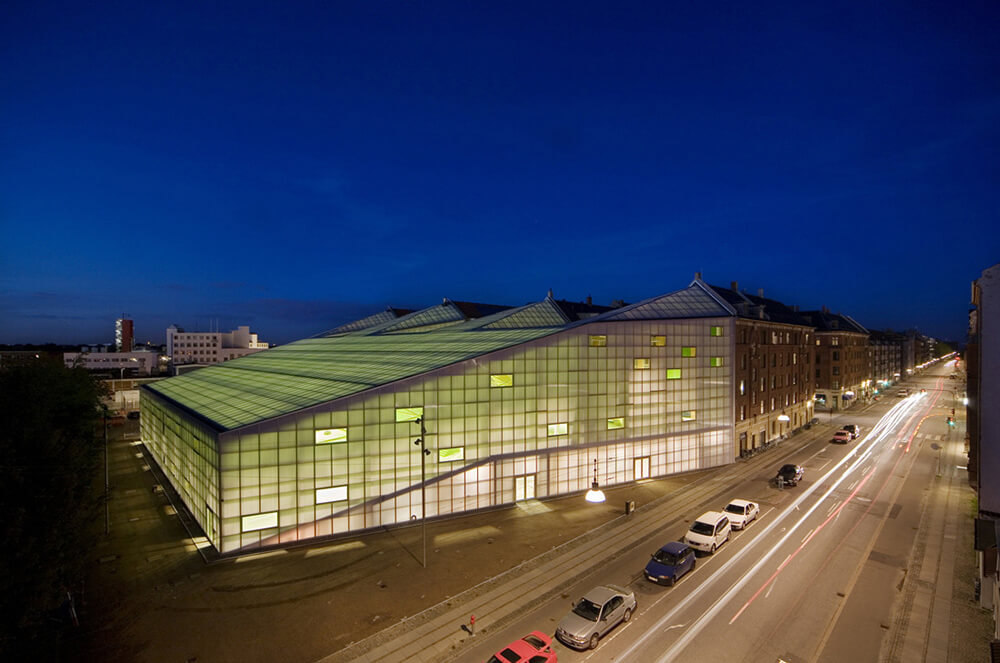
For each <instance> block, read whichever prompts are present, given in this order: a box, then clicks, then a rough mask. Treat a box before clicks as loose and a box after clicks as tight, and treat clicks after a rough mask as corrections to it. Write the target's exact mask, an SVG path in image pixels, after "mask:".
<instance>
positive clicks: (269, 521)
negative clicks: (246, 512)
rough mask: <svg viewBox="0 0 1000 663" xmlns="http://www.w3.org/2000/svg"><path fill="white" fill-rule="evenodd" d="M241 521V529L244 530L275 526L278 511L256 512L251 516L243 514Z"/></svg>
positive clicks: (251, 530)
mask: <svg viewBox="0 0 1000 663" xmlns="http://www.w3.org/2000/svg"><path fill="white" fill-rule="evenodd" d="M241 523H242V530H243V531H244V532H253V531H255V530H261V529H270V528H272V527H277V526H278V512H277V511H271V512H269V513H256V514H254V515H252V516H243V518H242V520H241Z"/></svg>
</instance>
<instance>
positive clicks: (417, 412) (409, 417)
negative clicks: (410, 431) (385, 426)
mask: <svg viewBox="0 0 1000 663" xmlns="http://www.w3.org/2000/svg"><path fill="white" fill-rule="evenodd" d="M422 416H424V408H422V407H397V408H396V423H400V422H403V421H416V420H417V419H420V418H421V417H422Z"/></svg>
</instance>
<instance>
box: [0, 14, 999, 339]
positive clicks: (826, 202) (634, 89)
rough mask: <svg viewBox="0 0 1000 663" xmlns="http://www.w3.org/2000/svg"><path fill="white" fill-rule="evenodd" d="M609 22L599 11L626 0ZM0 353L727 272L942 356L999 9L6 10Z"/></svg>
mask: <svg viewBox="0 0 1000 663" xmlns="http://www.w3.org/2000/svg"><path fill="white" fill-rule="evenodd" d="M620 4H621V5H623V6H618V5H620ZM3 13H4V17H3V19H2V20H0V230H2V237H0V343H16V342H39V343H41V342H48V341H54V342H66V343H77V342H79V343H86V342H101V341H107V340H110V339H111V337H112V335H113V321H114V318H115V317H118V316H120V315H121V314H122V313H125V314H127V315H128V316H129V317H131V318H133V319H134V320H135V324H136V335H137V337H138V339H139V340H147V339H149V340H153V341H156V342H162V341H163V337H164V329H165V327H166V326H167V325H168V324H170V323H171V322H176V323H178V324H180V325H181V326H184V327H185V328H187V329H188V330H194V329H207V328H208V327H209V326H210V325H213V326H214V325H218V326H221V327H222V328H223V329H224V330H225V329H229V328H232V327H234V326H236V325H239V324H250V325H251V328H252V329H253V331H256V332H258V333H259V334H260V336H261V338H262V339H263V340H267V341H271V342H287V341H291V340H295V339H297V338H302V337H305V336H310V335H312V334H315V333H318V332H320V331H323V330H325V329H328V328H330V327H333V326H336V325H337V324H340V323H342V322H345V321H347V320H351V319H355V318H358V317H362V316H364V315H367V314H370V313H373V312H376V311H378V310H381V309H383V308H384V307H385V306H386V305H393V306H399V307H411V308H416V307H423V306H428V305H432V304H435V303H438V302H440V301H441V298H442V297H450V298H452V299H459V300H471V301H481V302H489V303H497V304H511V305H517V304H522V303H525V302H528V301H537V300H539V299H541V298H542V297H544V296H545V294H546V291H547V290H548V289H549V288H552V289H553V290H554V292H555V295H556V297H558V298H563V299H571V300H582V299H584V298H585V297H587V296H588V295H591V296H593V298H594V301H595V302H597V303H606V302H610V301H611V300H614V299H624V300H626V301H636V300H639V299H643V298H646V297H649V296H653V295H657V294H662V293H665V292H670V291H673V290H676V289H679V288H682V287H684V286H686V285H687V284H688V283H689V282H690V280H691V278H692V277H693V275H694V273H695V272H697V271H700V272H702V273H703V275H704V277H705V278H706V280H708V281H709V282H712V283H716V284H721V285H728V284H729V282H730V281H732V280H738V281H739V283H740V286H741V287H745V288H746V289H748V290H749V291H751V292H756V290H757V289H758V288H763V289H764V291H765V295H766V296H769V297H774V298H776V299H780V300H782V301H784V302H785V303H787V304H798V305H800V306H801V307H803V308H819V307H821V306H828V307H829V308H830V309H831V310H834V311H841V312H843V313H848V314H850V315H852V316H854V317H855V318H856V319H857V320H858V321H860V322H861V323H862V324H864V325H867V326H869V327H872V328H887V327H892V328H895V329H902V328H908V327H917V328H918V329H920V330H921V331H923V332H925V333H928V334H931V335H936V336H941V337H947V338H963V337H964V334H965V327H966V315H967V311H968V302H969V284H970V281H972V280H973V279H975V278H976V277H977V276H978V275H979V274H980V272H981V270H982V269H984V268H986V267H988V266H990V265H992V264H995V263H996V262H998V261H1000V218H998V217H1000V214H998V209H1000V205H998V198H1000V176H998V166H997V155H998V153H1000V149H998V148H1000V48H998V47H997V37H996V35H997V34H998V30H1000V5H998V3H996V2H993V1H989V2H980V3H966V2H963V3H954V2H940V3H914V2H905V3H904V2H883V3H871V2H858V3H855V4H853V5H851V4H847V5H845V4H843V3H837V4H836V5H831V6H827V7H819V6H815V5H814V4H813V3H803V2H800V1H796V2H789V3H783V4H766V5H763V4H758V3H732V4H731V5H730V6H728V7H718V6H715V5H711V6H710V3H709V4H706V3H689V2H685V3H669V2H649V3H609V2H600V3H586V2H581V1H580V0H575V1H573V2H563V3H545V2H525V3H516V2H503V3H467V2H462V3H446V2H358V3H346V2H316V3H304V2H294V3H274V2H266V3H259V4H258V3H252V2H245V1H244V2H239V3H230V4H229V5H228V6H221V5H215V4H214V3H191V4H184V3H174V2H170V3H150V2H138V3H137V2H123V3H120V4H116V3H111V2H99V3H63V4H60V3H55V2H35V1H28V2H20V1H15V2H10V1H8V2H7V3H5V4H4V10H3Z"/></svg>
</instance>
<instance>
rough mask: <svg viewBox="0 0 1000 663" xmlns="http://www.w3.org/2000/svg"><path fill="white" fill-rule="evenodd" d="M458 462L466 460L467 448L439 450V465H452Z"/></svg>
mask: <svg viewBox="0 0 1000 663" xmlns="http://www.w3.org/2000/svg"><path fill="white" fill-rule="evenodd" d="M458 460H465V447H449V448H447V449H438V462H439V463H452V462H455V461H458Z"/></svg>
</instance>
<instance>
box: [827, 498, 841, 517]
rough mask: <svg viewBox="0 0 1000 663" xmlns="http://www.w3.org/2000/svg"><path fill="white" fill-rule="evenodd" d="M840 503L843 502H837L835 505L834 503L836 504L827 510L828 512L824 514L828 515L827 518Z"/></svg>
mask: <svg viewBox="0 0 1000 663" xmlns="http://www.w3.org/2000/svg"><path fill="white" fill-rule="evenodd" d="M842 501H843V500H837V503H836V504H834V505H833V506H831V507H830V508H829V510H828V511H827V512H826V515H828V516H829V515H830V514H831V513H833V511H834V509H836V508H837V507H838V506H840V503H841V502H842Z"/></svg>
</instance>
